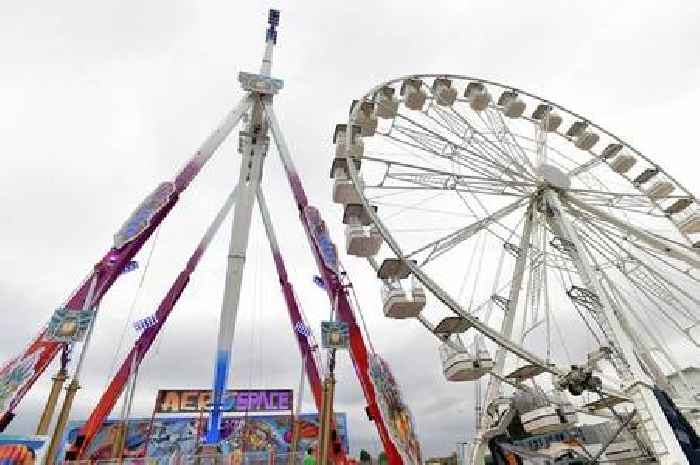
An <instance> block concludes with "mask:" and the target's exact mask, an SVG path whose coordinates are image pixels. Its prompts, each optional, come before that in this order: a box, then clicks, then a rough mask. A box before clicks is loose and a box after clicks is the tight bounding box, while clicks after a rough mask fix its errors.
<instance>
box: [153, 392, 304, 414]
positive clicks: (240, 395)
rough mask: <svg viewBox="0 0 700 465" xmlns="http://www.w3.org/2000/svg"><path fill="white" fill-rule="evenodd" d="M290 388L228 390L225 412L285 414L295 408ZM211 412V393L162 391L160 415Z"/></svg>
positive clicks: (224, 400) (157, 404) (224, 406)
mask: <svg viewBox="0 0 700 465" xmlns="http://www.w3.org/2000/svg"><path fill="white" fill-rule="evenodd" d="M292 396H293V394H292V390H291V389H229V390H227V391H226V392H224V395H223V399H222V402H221V410H222V411H224V412H241V413H245V412H283V411H288V410H291V409H292V405H293V397H292ZM208 410H211V390H208V389H207V390H204V389H197V390H183V389H161V390H160V391H158V397H157V399H156V412H157V413H187V412H201V411H204V412H206V411H208Z"/></svg>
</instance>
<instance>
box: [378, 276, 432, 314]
mask: <svg viewBox="0 0 700 465" xmlns="http://www.w3.org/2000/svg"><path fill="white" fill-rule="evenodd" d="M382 302H383V304H384V316H385V317H387V318H397V319H404V318H416V317H417V316H418V315H420V313H421V312H422V311H423V309H424V308H425V291H424V290H423V287H422V286H421V285H420V284H419V283H417V282H416V281H415V280H414V279H405V280H400V279H396V278H394V279H388V280H384V282H383V283H382Z"/></svg>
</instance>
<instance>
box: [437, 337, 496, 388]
mask: <svg viewBox="0 0 700 465" xmlns="http://www.w3.org/2000/svg"><path fill="white" fill-rule="evenodd" d="M440 361H441V362H442V373H443V374H444V375H445V379H446V380H447V381H453V382H461V381H475V380H477V379H479V378H481V377H482V376H484V375H485V374H486V373H488V372H489V371H491V370H492V369H493V365H494V363H493V359H492V358H491V356H490V355H489V353H488V352H487V351H485V350H480V351H478V354H477V356H476V357H475V356H473V355H471V354H469V353H468V352H467V351H466V350H465V351H464V352H458V351H456V350H454V349H453V348H452V347H451V346H450V345H449V344H448V343H447V342H444V343H442V345H441V346H440Z"/></svg>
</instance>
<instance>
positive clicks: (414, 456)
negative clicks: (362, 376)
mask: <svg viewBox="0 0 700 465" xmlns="http://www.w3.org/2000/svg"><path fill="white" fill-rule="evenodd" d="M369 371H370V377H371V379H372V384H373V385H374V390H375V392H376V393H377V404H378V405H379V411H380V413H381V414H382V418H383V420H384V424H386V426H387V430H388V431H389V435H390V436H391V440H392V441H393V443H394V446H395V447H396V450H397V451H398V452H399V454H400V455H401V458H402V459H403V463H404V465H421V464H422V458H421V450H420V443H419V442H418V435H417V434H416V427H415V424H414V423H413V415H412V414H411V411H410V410H409V409H408V406H407V405H406V404H405V403H404V401H403V398H402V396H401V389H400V388H399V386H398V384H397V383H396V379H395V378H394V375H393V374H392V373H391V369H389V365H388V364H387V363H386V362H385V361H384V359H382V358H381V357H380V356H379V355H377V354H374V355H372V356H371V357H370V363H369Z"/></svg>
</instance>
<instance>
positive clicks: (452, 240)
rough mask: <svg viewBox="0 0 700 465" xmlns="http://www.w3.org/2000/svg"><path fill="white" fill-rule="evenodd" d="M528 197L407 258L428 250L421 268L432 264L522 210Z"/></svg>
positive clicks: (426, 246)
mask: <svg viewBox="0 0 700 465" xmlns="http://www.w3.org/2000/svg"><path fill="white" fill-rule="evenodd" d="M526 198H527V197H526V196H523V197H520V198H519V199H517V200H516V201H515V202H513V203H511V204H509V205H506V206H505V207H503V208H501V209H500V210H498V211H496V212H494V213H492V214H491V215H489V216H487V217H485V218H482V219H480V220H479V221H476V222H475V223H472V224H470V225H468V226H465V227H464V228H460V229H458V230H456V231H453V232H451V233H449V234H447V235H445V236H443V237H441V238H439V239H436V240H434V241H432V242H430V243H428V244H425V245H423V246H421V247H419V248H417V249H415V250H413V251H412V252H409V253H408V254H406V257H407V258H410V257H414V256H416V255H418V254H420V253H421V252H425V251H427V250H430V252H429V253H428V256H427V257H426V258H425V259H424V260H423V261H422V262H421V265H420V266H425V265H426V264H427V263H429V262H431V261H432V260H434V259H436V258H438V257H439V256H440V255H443V254H444V253H446V252H448V251H450V250H451V249H453V248H454V247H456V246H457V245H459V244H460V243H462V242H464V241H466V240H468V239H469V238H471V237H472V236H474V235H475V234H477V233H479V232H481V231H482V230H484V229H486V228H488V227H489V226H491V225H492V224H494V223H495V222H497V221H499V220H501V219H503V218H505V217H506V216H508V215H509V214H511V213H513V212H514V211H515V210H517V209H518V208H520V207H521V206H522V205H523V203H524V201H525V199H526Z"/></svg>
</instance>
